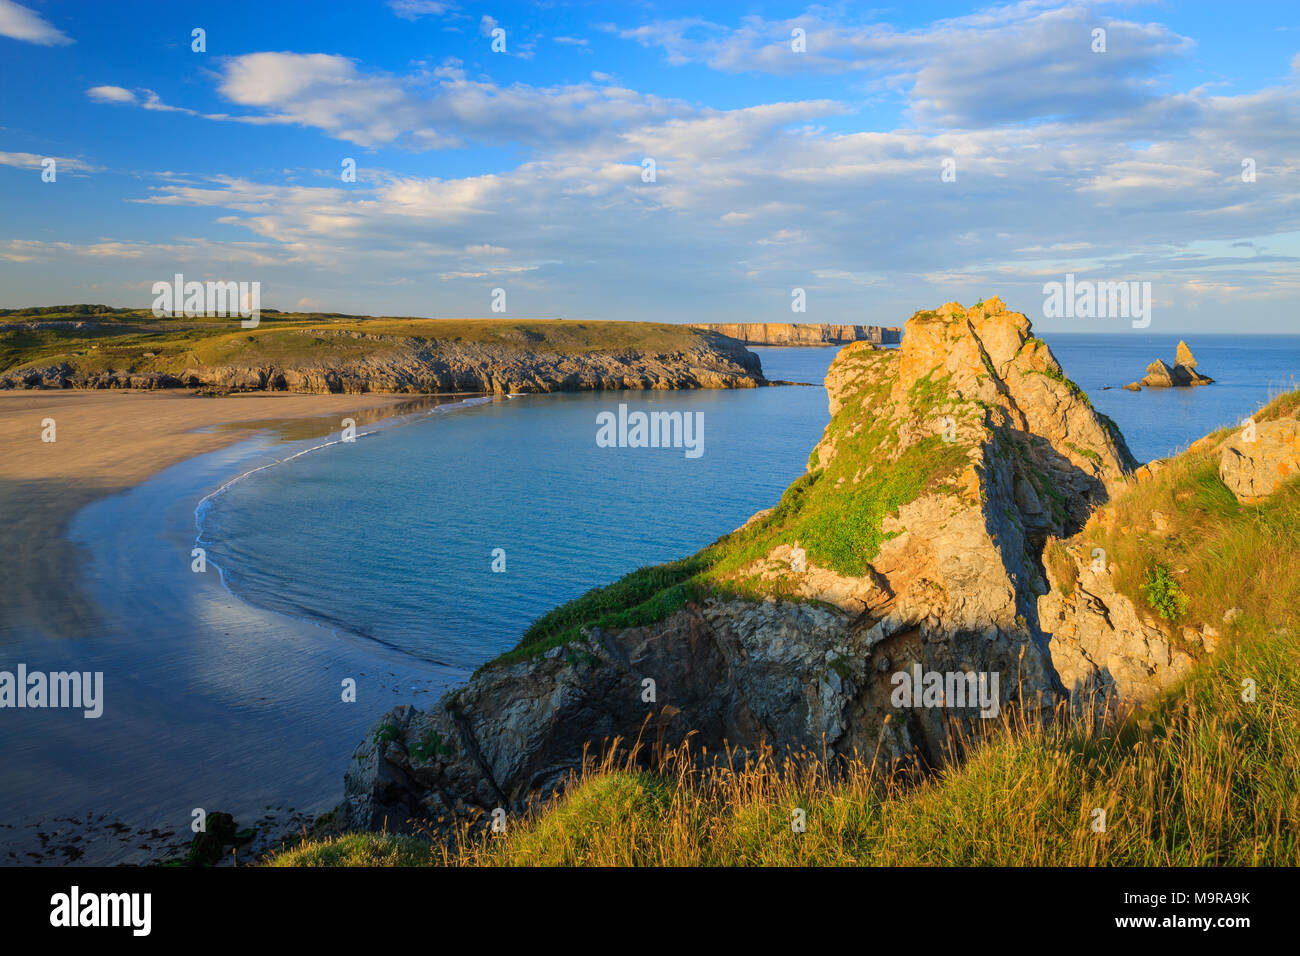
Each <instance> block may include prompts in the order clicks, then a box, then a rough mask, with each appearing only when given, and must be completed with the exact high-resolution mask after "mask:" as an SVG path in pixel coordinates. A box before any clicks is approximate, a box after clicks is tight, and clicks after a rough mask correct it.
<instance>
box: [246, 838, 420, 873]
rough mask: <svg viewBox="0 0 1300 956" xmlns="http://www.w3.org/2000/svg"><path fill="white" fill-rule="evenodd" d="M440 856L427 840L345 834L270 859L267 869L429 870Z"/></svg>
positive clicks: (307, 842)
mask: <svg viewBox="0 0 1300 956" xmlns="http://www.w3.org/2000/svg"><path fill="white" fill-rule="evenodd" d="M442 859H443V854H442V853H441V851H440V849H439V848H436V847H435V846H434V845H433V844H431V843H430V842H429V841H428V840H421V839H418V838H416V837H408V836H401V835H399V834H393V833H345V834H343V835H342V836H335V837H326V838H324V839H321V840H310V841H306V842H304V843H302V844H301V845H299V846H297V847H294V848H292V849H289V850H285V851H284V852H282V853H278V854H276V855H275V856H274V857H272V858H271V859H270V860H269V861H268V863H267V865H269V866H348V867H353V866H355V867H364V866H431V865H433V864H434V863H436V862H440V861H441V860H442Z"/></svg>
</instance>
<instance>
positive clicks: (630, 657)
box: [345, 298, 1190, 829]
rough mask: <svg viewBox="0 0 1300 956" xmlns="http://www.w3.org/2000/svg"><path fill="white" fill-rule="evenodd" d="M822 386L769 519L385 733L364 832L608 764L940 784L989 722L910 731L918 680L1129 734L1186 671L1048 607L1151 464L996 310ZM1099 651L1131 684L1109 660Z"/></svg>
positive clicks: (505, 798)
mask: <svg viewBox="0 0 1300 956" xmlns="http://www.w3.org/2000/svg"><path fill="white" fill-rule="evenodd" d="M826 386H827V389H828V392H829V396H830V410H831V415H832V418H831V421H830V423H829V425H828V426H827V428H826V431H825V433H824V435H823V437H822V440H821V442H820V443H819V444H818V445H817V447H816V448H815V449H814V450H813V452H812V455H811V456H810V460H809V464H808V471H807V474H806V475H805V476H804V477H803V478H801V479H799V480H798V481H797V482H795V484H794V485H792V486H791V488H790V489H789V490H787V492H786V493H785V495H784V496H783V497H782V499H781V501H780V502H778V503H777V504H776V506H775V507H774V508H772V509H769V510H767V511H763V512H759V513H758V514H757V515H755V516H754V517H753V518H751V519H750V521H749V522H747V523H746V524H745V525H744V526H742V527H741V528H738V529H737V530H736V531H735V532H733V533H732V534H730V535H727V536H725V537H724V538H722V539H720V540H719V541H718V542H716V543H715V544H713V545H711V546H710V547H709V548H706V549H705V550H704V551H701V552H700V553H699V554H697V555H694V556H692V557H691V558H687V559H684V560H682V561H679V562H674V563H672V564H669V565H663V566H659V567H657V568H647V569H643V570H642V571H638V572H634V573H633V574H630V575H628V576H627V577H625V578H623V579H622V580H620V581H619V582H616V583H615V584H612V585H610V586H608V587H606V588H602V589H598V590H597V591H593V592H591V593H590V594H588V595H586V596H584V597H583V598H580V599H578V600H576V601H574V602H571V603H570V604H568V605H565V606H563V607H561V608H558V609H557V610H556V611H553V612H551V614H548V615H546V616H545V617H543V618H542V619H541V620H539V621H538V622H537V623H536V624H534V625H533V627H532V628H530V629H529V631H528V632H527V633H526V634H525V636H524V639H523V641H522V642H521V644H520V646H519V647H518V648H517V649H516V650H514V651H512V652H510V653H508V654H506V655H503V656H502V657H501V658H499V659H498V660H496V661H494V662H491V663H489V664H487V665H485V666H484V667H483V668H481V669H480V671H479V672H478V673H477V674H476V675H475V676H474V678H473V679H472V680H471V681H470V682H469V683H468V685H466V686H465V687H463V688H461V689H459V690H457V691H454V692H452V693H451V694H448V695H447V696H446V697H444V698H443V699H442V701H441V702H439V703H438V704H437V705H436V706H434V707H431V708H429V709H426V710H422V709H417V708H414V707H410V706H403V707H399V708H397V709H395V710H393V711H391V712H390V713H388V714H387V715H385V716H384V718H383V719H382V720H381V721H380V722H379V723H378V724H376V725H375V726H374V727H373V728H372V730H371V732H370V733H369V734H368V736H367V738H366V739H365V740H364V741H363V742H362V743H361V744H360V745H359V746H358V748H357V750H356V752H355V754H354V756H353V761H352V764H351V767H350V769H349V770H348V772H347V775H346V803H345V809H346V818H347V823H348V825H349V826H350V827H352V828H356V829H378V828H383V827H385V826H386V827H387V828H388V829H395V828H404V827H409V826H410V825H411V821H429V822H434V824H435V825H437V822H441V821H449V820H456V819H465V818H477V817H479V816H480V815H482V814H483V813H485V812H487V811H490V810H491V809H492V808H496V807H503V808H506V809H507V810H508V811H510V812H512V813H513V812H516V811H519V810H522V809H525V808H527V807H528V806H530V805H532V804H533V802H534V801H536V800H538V799H540V798H543V797H545V796H547V795H549V794H550V793H551V792H553V791H555V790H558V789H561V788H563V787H564V786H565V783H566V780H568V779H569V775H570V773H571V772H572V771H574V770H575V769H576V768H578V767H579V766H580V765H581V763H582V760H583V755H584V753H585V752H586V751H587V750H588V748H590V749H594V750H597V751H598V750H600V748H601V747H602V745H607V744H608V743H609V742H610V741H612V740H614V739H615V738H620V739H622V740H623V741H624V742H627V741H632V740H640V741H641V742H643V743H652V744H654V745H655V746H656V747H672V746H674V745H676V744H679V743H681V742H682V741H683V740H685V739H687V737H688V736H689V737H690V738H691V740H692V742H693V746H694V747H695V748H697V749H699V748H707V749H708V751H709V752H710V753H719V752H720V751H721V750H722V749H723V748H729V749H730V751H731V753H732V755H733V756H732V759H736V757H737V755H739V756H740V757H741V758H743V755H745V754H747V753H752V752H755V751H757V750H758V749H760V748H765V747H770V748H773V749H774V750H775V751H776V752H777V753H794V752H801V751H802V752H812V753H816V754H819V755H823V756H824V757H825V758H826V759H828V760H830V761H832V762H834V761H837V760H846V759H852V758H853V757H855V756H864V755H865V757H866V758H867V759H871V756H872V754H878V755H881V756H883V757H884V758H885V760H886V761H887V762H889V763H890V764H892V765H894V766H910V767H913V768H919V769H921V770H925V769H926V768H932V767H937V766H942V765H943V764H945V763H946V762H948V761H950V760H952V759H953V758H954V757H955V756H959V755H960V753H961V752H962V746H963V745H962V741H963V739H964V738H965V733H966V731H968V730H969V729H970V728H971V727H972V726H973V725H974V724H976V723H978V721H979V711H978V710H977V708H975V707H973V706H972V704H973V701H971V700H967V701H965V702H964V705H963V704H962V702H960V701H951V700H950V701H948V702H947V704H946V705H943V706H932V707H904V708H900V707H898V706H895V703H894V701H893V700H892V697H891V692H892V691H893V690H894V688H895V687H896V686H897V680H896V678H897V675H899V674H908V673H912V672H913V671H914V670H915V669H917V668H919V669H920V672H925V673H930V672H938V673H954V672H957V673H978V674H981V675H985V676H989V677H991V676H992V675H996V676H997V678H998V679H997V680H996V681H994V682H993V690H994V692H995V693H994V698H995V701H996V708H995V709H996V710H998V711H999V712H1001V713H1002V714H1015V715H1018V717H1020V718H1023V719H1025V720H1028V721H1031V722H1032V721H1037V720H1041V719H1045V718H1046V717H1048V716H1049V715H1051V714H1053V713H1056V712H1059V710H1060V709H1061V707H1062V705H1064V704H1066V703H1067V702H1070V701H1073V702H1074V703H1075V704H1076V705H1077V707H1079V708H1086V707H1090V706H1093V705H1094V703H1093V696H1094V695H1095V694H1097V693H1098V692H1101V693H1102V694H1103V695H1107V699H1106V700H1104V701H1103V703H1102V704H1101V705H1100V706H1101V707H1102V709H1103V712H1106V709H1107V708H1111V709H1115V708H1131V707H1133V706H1136V704H1137V703H1138V702H1140V701H1141V700H1143V699H1145V698H1146V697H1148V696H1149V695H1151V694H1152V693H1155V692H1156V691H1157V690H1158V689H1159V688H1160V687H1162V686H1165V683H1166V681H1167V679H1168V675H1171V674H1175V673H1177V672H1178V671H1179V669H1180V668H1182V667H1183V662H1182V660H1181V658H1176V657H1174V656H1172V655H1170V654H1166V655H1162V654H1161V647H1160V646H1159V645H1158V643H1157V641H1156V639H1155V636H1154V633H1153V632H1151V631H1149V630H1148V629H1147V622H1146V621H1145V620H1143V614H1142V613H1140V612H1139V611H1137V610H1136V609H1135V610H1134V611H1133V614H1132V615H1131V616H1130V617H1125V616H1124V615H1122V614H1109V615H1108V613H1107V611H1106V609H1105V608H1100V609H1099V605H1098V603H1097V602H1096V601H1091V600H1090V599H1085V597H1084V593H1085V592H1084V589H1083V588H1082V587H1076V588H1075V589H1074V591H1073V592H1072V597H1071V598H1070V599H1069V600H1066V599H1064V598H1063V597H1061V596H1060V591H1059V590H1058V591H1055V592H1054V588H1053V582H1054V581H1055V580H1056V577H1057V576H1056V575H1054V573H1053V572H1052V571H1051V570H1050V569H1049V568H1048V567H1046V566H1045V563H1044V557H1045V551H1046V549H1047V548H1048V546H1049V544H1051V545H1052V546H1053V553H1054V554H1056V552H1058V551H1061V552H1063V553H1064V552H1066V550H1067V549H1069V548H1072V549H1073V551H1068V553H1069V554H1073V553H1075V552H1077V551H1078V550H1079V548H1080V547H1082V545H1081V544H1079V543H1078V542H1079V540H1080V539H1079V538H1078V536H1079V535H1080V534H1081V533H1083V532H1084V530H1085V529H1086V528H1087V527H1088V524H1089V521H1090V520H1091V519H1093V518H1094V515H1095V514H1096V513H1097V509H1098V508H1100V507H1101V506H1102V505H1103V504H1105V502H1107V501H1108V500H1109V499H1110V498H1111V497H1112V496H1114V495H1116V494H1118V493H1121V492H1123V491H1125V489H1128V488H1130V487H1131V486H1133V484H1134V483H1135V478H1134V469H1135V468H1136V466H1137V463H1136V462H1135V461H1134V459H1133V456H1132V455H1131V454H1130V452H1129V450H1128V448H1127V446H1126V444H1125V442H1124V439H1123V437H1122V436H1121V435H1120V433H1119V431H1118V430H1117V429H1116V427H1115V426H1114V424H1113V423H1112V422H1110V420H1109V419H1107V418H1106V417H1105V416H1103V415H1101V414H1099V413H1097V412H1096V411H1095V410H1094V409H1093V408H1092V406H1091V404H1090V402H1089V401H1088V398H1087V396H1086V395H1084V393H1083V392H1082V391H1081V390H1079V389H1078V387H1077V386H1075V385H1074V384H1073V383H1072V382H1071V381H1070V380H1069V379H1068V378H1067V377H1066V376H1065V374H1064V373H1063V371H1062V369H1061V367H1060V365H1059V364H1058V363H1057V361H1056V359H1055V358H1054V357H1053V355H1052V353H1051V350H1050V349H1049V348H1048V347H1047V345H1046V344H1045V343H1044V342H1043V341H1041V340H1040V339H1038V338H1036V337H1034V335H1033V333H1032V329H1031V327H1030V323H1029V321H1028V320H1027V319H1026V318H1025V316H1024V315H1022V314H1019V313H1015V312H1009V311H1007V310H1006V308H1005V306H1004V305H1003V303H1002V302H1001V301H1000V300H999V299H996V298H993V299H989V300H987V301H985V302H982V303H980V304H978V305H976V306H974V307H972V308H970V309H965V308H963V307H962V306H961V305H959V304H957V303H949V304H947V305H944V306H942V307H941V308H939V309H936V310H931V311H926V312H920V313H917V314H916V315H914V316H913V317H912V318H911V319H910V320H909V321H908V322H907V324H906V335H905V336H904V339H903V345H902V348H901V349H879V348H875V347H873V346H872V345H870V344H868V343H855V344H852V345H849V346H847V347H845V348H844V349H842V350H841V351H840V353H839V354H838V355H837V356H836V358H835V361H834V362H833V364H832V365H831V368H830V371H829V374H828V376H827V379H826ZM1062 542H1065V544H1064V545H1063V544H1062ZM1057 557H1061V554H1057ZM1097 590H1098V589H1097V588H1094V589H1093V591H1092V592H1089V593H1090V594H1091V593H1095V592H1097ZM1106 598H1110V599H1111V600H1112V602H1113V603H1114V605H1115V606H1116V607H1120V603H1119V599H1118V598H1117V597H1114V596H1113V595H1111V594H1110V593H1109V592H1101V594H1100V597H1099V598H1098V601H1100V600H1104V599H1106ZM1085 615H1086V616H1087V617H1086V623H1085V617H1084V616H1085ZM1099 622H1100V623H1099ZM1103 626H1104V627H1105V628H1107V629H1108V630H1107V631H1106V635H1107V636H1106V638H1105V640H1108V641H1110V642H1111V643H1112V644H1114V645H1116V646H1118V647H1119V651H1118V652H1117V653H1118V654H1119V658H1117V662H1116V663H1114V665H1113V666H1112V662H1111V661H1110V659H1109V658H1106V657H1105V656H1104V655H1101V654H1100V653H1099V652H1098V653H1093V649H1094V648H1095V647H1096V646H1097V641H1096V640H1095V639H1094V637H1093V636H1091V635H1094V633H1095V632H1096V631H1097V629H1098V628H1101V627H1103ZM1156 630H1160V628H1159V626H1157V627H1156ZM1189 657H1190V655H1189ZM1121 664H1123V665H1124V666H1125V667H1128V669H1127V670H1124V671H1123V674H1122V679H1118V680H1111V681H1110V682H1107V681H1106V680H1105V679H1104V678H1105V674H1110V673H1113V672H1115V671H1118V670H1121ZM1130 665H1131V666H1130ZM652 749H653V748H652Z"/></svg>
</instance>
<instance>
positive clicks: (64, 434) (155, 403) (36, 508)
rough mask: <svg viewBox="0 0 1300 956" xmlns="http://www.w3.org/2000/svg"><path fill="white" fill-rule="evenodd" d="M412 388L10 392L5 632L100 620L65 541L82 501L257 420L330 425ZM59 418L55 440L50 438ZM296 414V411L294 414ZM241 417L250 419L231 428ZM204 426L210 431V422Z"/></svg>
mask: <svg viewBox="0 0 1300 956" xmlns="http://www.w3.org/2000/svg"><path fill="white" fill-rule="evenodd" d="M409 400H410V399H409V396H398V395H297V394H282V395H277V394H247V395H230V396H225V397H220V398H209V397H204V396H200V395H196V394H192V393H189V392H179V391H176V392H171V391H169V392H125V391H75V392H74V391H61V392H54V391H15V392H0V448H3V449H4V454H3V455H0V581H4V587H3V588H0V641H3V632H4V631H5V630H7V629H10V628H13V627H17V626H25V627H34V628H36V629H38V630H39V631H41V632H42V633H45V634H47V635H49V636H52V637H59V636H66V635H68V634H72V633H78V632H80V631H84V630H85V628H86V627H88V626H91V625H93V609H91V608H89V607H88V606H87V604H86V601H85V599H84V596H83V595H82V593H81V591H80V589H79V588H78V587H77V586H76V585H77V579H78V575H77V570H76V569H77V566H78V560H79V559H78V556H77V552H76V549H75V548H74V547H73V546H72V545H71V544H69V542H68V541H67V540H66V539H65V534H66V531H67V526H68V521H69V519H70V518H71V516H72V515H74V514H75V513H76V512H77V511H78V510H80V509H81V508H83V507H85V506H86V505H87V504H89V503H90V502H92V501H94V500H96V499H98V498H103V497H105V496H106V495H111V494H116V493H118V492H121V491H124V490H126V489H127V488H130V487H131V486H132V485H135V484H137V483H139V482H140V481H143V480H144V479H145V478H148V477H149V476H150V475H153V474H156V473H158V472H159V471H162V470H163V469H164V468H166V467H168V466H170V465H174V464H176V463H177V462H180V461H184V460H185V459H187V458H191V457H193V456H195V455H199V454H202V453H203V452H209V451H213V450H214V449H217V448H222V447H226V446H229V445H232V444H234V443H235V442H237V441H239V440H241V439H243V438H247V437H248V435H249V433H250V432H249V431H248V429H249V428H256V427H267V428H273V429H278V430H279V431H280V432H281V433H290V432H291V431H292V429H294V428H298V429H302V430H303V432H304V434H303V437H307V435H308V434H309V433H311V432H312V431H313V430H314V433H315V434H319V435H323V434H327V433H328V432H329V431H330V430H331V429H337V428H338V427H339V421H340V420H341V419H342V418H344V417H348V416H349V415H350V416H351V417H353V418H355V419H356V420H357V422H358V424H361V423H363V422H365V421H372V420H374V419H376V418H378V417H382V416H383V415H387V414H393V413H394V409H396V408H399V407H400V406H402V405H403V403H405V402H409ZM47 418H52V419H54V423H55V441H53V442H44V441H42V438H41V436H42V432H43V431H44V426H43V425H42V422H43V421H44V420H45V419H47ZM295 420H296V421H295ZM230 425H238V426H242V427H236V428H231V427H225V428H223V427H221V426H230ZM200 429H204V430H200Z"/></svg>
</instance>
